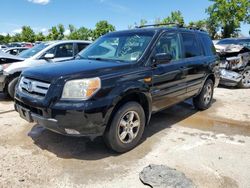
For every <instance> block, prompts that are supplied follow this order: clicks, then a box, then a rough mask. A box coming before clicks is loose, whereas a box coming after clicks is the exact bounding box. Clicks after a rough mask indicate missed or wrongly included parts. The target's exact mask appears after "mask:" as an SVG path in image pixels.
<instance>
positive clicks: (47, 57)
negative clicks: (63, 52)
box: [44, 54, 55, 60]
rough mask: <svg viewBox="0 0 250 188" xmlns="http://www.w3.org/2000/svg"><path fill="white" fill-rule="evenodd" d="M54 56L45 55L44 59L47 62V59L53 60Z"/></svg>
mask: <svg viewBox="0 0 250 188" xmlns="http://www.w3.org/2000/svg"><path fill="white" fill-rule="evenodd" d="M54 58H55V55H54V54H45V56H44V59H46V60H49V59H54Z"/></svg>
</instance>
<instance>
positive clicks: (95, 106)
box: [15, 27, 219, 152]
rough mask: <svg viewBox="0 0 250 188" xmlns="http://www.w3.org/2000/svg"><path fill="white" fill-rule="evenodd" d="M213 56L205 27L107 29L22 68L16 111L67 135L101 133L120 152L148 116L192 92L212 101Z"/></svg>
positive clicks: (199, 102)
mask: <svg viewBox="0 0 250 188" xmlns="http://www.w3.org/2000/svg"><path fill="white" fill-rule="evenodd" d="M217 60H218V56H217V55H216V54H215V49H214V45H213V43H212V41H211V39H210V37H209V36H208V34H207V33H206V32H203V31H198V30H191V29H186V28H180V27H166V28H165V27H155V28H138V29H134V30H126V31H119V32H113V33H109V34H106V35H105V36H103V37H101V38H99V39H98V40H97V41H96V42H94V43H93V44H92V45H90V46H89V47H87V48H86V49H85V50H83V51H82V52H81V53H79V55H78V59H75V60H73V61H66V62H61V63H58V64H47V65H45V66H40V67H36V68H31V69H28V70H25V71H24V72H23V73H22V74H21V76H20V80H19V84H18V87H17V91H16V96H15V109H16V110H17V111H18V112H19V114H20V116H21V117H22V118H24V119H26V120H27V121H28V122H33V121H35V122H37V123H38V124H40V125H42V126H44V127H46V128H47V129H49V130H52V131H54V132H57V133H60V134H63V135H71V136H88V137H90V138H92V139H93V138H95V137H96V136H100V135H103V136H104V140H105V142H106V144H107V146H109V147H110V148H111V149H113V150H114V151H117V152H126V151H128V150H130V149H132V148H134V147H135V146H136V145H137V144H138V143H139V141H140V139H141V137H142V134H143V131H144V127H145V125H146V124H148V123H149V121H150V117H151V114H154V113H156V112H158V111H160V110H163V109H166V108H167V107H169V106H171V105H174V104H176V103H179V102H181V101H184V100H186V99H189V98H193V102H194V106H195V107H196V108H197V109H199V110H205V109H207V108H209V107H210V105H211V104H212V99H213V90H214V87H216V86H217V85H218V82H219V68H218V61H217Z"/></svg>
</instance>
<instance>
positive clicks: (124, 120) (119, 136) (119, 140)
mask: <svg viewBox="0 0 250 188" xmlns="http://www.w3.org/2000/svg"><path fill="white" fill-rule="evenodd" d="M145 122H146V120H145V113H144V110H143V108H142V107H141V105H140V104H138V103H137V102H128V103H126V104H124V105H123V106H121V107H120V108H119V109H118V110H117V111H116V113H115V115H114V117H113V119H112V122H111V125H110V127H109V129H108V130H106V132H105V134H104V141H105V143H106V145H107V146H108V147H109V148H111V149H112V150H114V151H116V152H118V153H123V152H127V151H129V150H131V149H133V148H134V147H135V146H136V145H137V144H138V142H139V141H140V139H141V137H142V134H143V132H144V127H145Z"/></svg>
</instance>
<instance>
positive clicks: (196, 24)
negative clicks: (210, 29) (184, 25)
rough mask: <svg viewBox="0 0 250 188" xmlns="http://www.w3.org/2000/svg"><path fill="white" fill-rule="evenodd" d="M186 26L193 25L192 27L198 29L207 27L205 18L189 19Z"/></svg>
mask: <svg viewBox="0 0 250 188" xmlns="http://www.w3.org/2000/svg"><path fill="white" fill-rule="evenodd" d="M188 27H193V28H198V29H206V28H207V20H198V21H191V22H189V24H188Z"/></svg>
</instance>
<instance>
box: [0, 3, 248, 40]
mask: <svg viewBox="0 0 250 188" xmlns="http://www.w3.org/2000/svg"><path fill="white" fill-rule="evenodd" d="M0 5H1V16H0V34H6V33H10V34H14V33H18V32H20V31H21V27H22V26H23V25H29V26H31V27H32V29H33V30H34V31H35V32H43V33H45V34H46V33H47V31H48V29H49V28H51V27H52V26H54V25H58V24H59V23H60V24H63V25H65V26H68V24H73V25H75V26H76V27H81V26H84V27H87V28H94V26H95V24H96V22H98V21H100V20H107V21H108V22H109V23H111V24H113V25H114V26H115V28H116V30H123V29H127V28H128V26H129V25H133V24H134V23H135V22H137V23H139V21H140V20H141V19H146V20H148V22H149V23H154V20H155V19H157V18H164V17H167V16H168V15H170V13H171V11H177V10H180V11H181V12H182V14H183V16H184V18H185V23H189V22H190V21H197V20H200V19H205V18H207V14H206V13H205V9H206V8H207V7H208V6H209V5H211V2H209V1H208V0H188V1H186V0H175V1H168V0H1V4H0ZM249 29H250V25H242V27H241V31H242V34H243V35H245V36H248V35H249V33H248V32H249ZM66 32H67V31H66Z"/></svg>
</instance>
